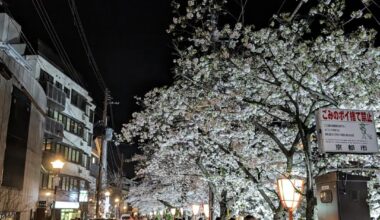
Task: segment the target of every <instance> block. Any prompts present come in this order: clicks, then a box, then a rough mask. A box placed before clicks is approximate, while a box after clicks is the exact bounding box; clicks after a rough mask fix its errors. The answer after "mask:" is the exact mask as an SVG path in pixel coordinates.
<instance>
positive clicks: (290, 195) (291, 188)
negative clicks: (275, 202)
mask: <svg viewBox="0 0 380 220" xmlns="http://www.w3.org/2000/svg"><path fill="white" fill-rule="evenodd" d="M303 185H304V181H303V180H302V179H288V178H281V179H278V180H277V186H278V191H279V196H280V200H281V204H282V206H283V207H284V208H285V209H287V210H288V212H289V220H293V211H295V210H296V209H297V207H298V205H299V204H300V200H301V192H302V191H303Z"/></svg>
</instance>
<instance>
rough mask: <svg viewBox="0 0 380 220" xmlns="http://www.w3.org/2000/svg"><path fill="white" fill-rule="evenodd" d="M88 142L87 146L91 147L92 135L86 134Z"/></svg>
mask: <svg viewBox="0 0 380 220" xmlns="http://www.w3.org/2000/svg"><path fill="white" fill-rule="evenodd" d="M87 138H88V140H87V145H88V146H90V147H91V146H92V133H88V137H87Z"/></svg>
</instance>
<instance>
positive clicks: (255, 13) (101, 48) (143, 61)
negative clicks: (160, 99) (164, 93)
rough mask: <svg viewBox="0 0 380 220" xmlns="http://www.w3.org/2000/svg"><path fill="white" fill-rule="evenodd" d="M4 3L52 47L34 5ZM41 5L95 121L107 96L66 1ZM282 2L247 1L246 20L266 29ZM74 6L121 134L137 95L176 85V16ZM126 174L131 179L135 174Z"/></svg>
mask: <svg viewBox="0 0 380 220" xmlns="http://www.w3.org/2000/svg"><path fill="white" fill-rule="evenodd" d="M4 1H5V2H6V3H7V5H8V7H9V9H10V10H11V12H12V15H13V16H14V17H15V19H16V20H17V22H18V23H19V24H21V26H22V29H23V31H24V33H25V34H26V35H27V37H28V38H29V39H30V40H31V41H32V42H34V43H35V42H36V40H37V39H41V40H42V41H43V42H45V43H46V44H48V45H50V46H52V43H51V41H50V38H49V36H48V34H47V32H46V31H45V29H44V27H43V25H42V23H41V20H40V18H39V17H38V14H37V13H36V10H35V8H34V6H33V4H32V0H4ZM354 1H356V0H352V2H354ZM42 2H43V4H44V6H45V8H46V10H47V12H48V14H49V16H50V18H51V21H52V23H53V25H54V27H55V29H56V31H57V32H58V34H59V36H60V39H61V41H62V43H63V45H64V47H65V49H66V51H67V53H68V55H69V57H70V59H71V62H72V63H73V65H74V67H75V68H76V69H77V70H78V71H79V72H80V74H81V75H82V78H83V79H84V80H83V81H84V82H85V85H84V87H85V88H87V89H88V90H89V92H90V94H91V95H92V97H93V98H94V100H95V103H96V104H97V106H98V111H97V117H98V118H100V117H101V111H102V107H101V103H102V99H103V94H102V91H101V89H100V87H99V85H98V84H97V82H96V80H95V78H94V75H93V72H92V71H91V69H90V66H89V65H88V60H87V58H86V54H85V52H84V49H83V47H82V44H81V41H80V38H79V35H78V32H77V30H76V28H75V26H74V22H73V17H72V15H71V12H70V8H69V5H68V1H67V0H42ZM231 2H232V3H231V4H230V6H229V7H230V8H231V10H232V11H233V10H234V9H236V5H234V3H233V2H234V1H233V0H232V1H231ZM282 2H283V1H281V0H265V1H254V0H248V5H247V11H246V21H247V22H248V23H253V24H255V25H256V27H257V28H260V27H264V26H267V25H268V23H269V20H270V18H271V16H272V15H273V14H275V13H277V12H278V10H279V9H280V6H281V4H282ZM348 2H351V1H348ZM357 2H359V0H357ZM297 4H298V1H295V0H288V1H286V0H285V4H284V6H283V7H282V8H281V11H292V10H294V8H295V7H296V5H297ZM76 5H77V8H78V12H79V16H80V17H81V20H82V23H83V27H84V30H85V32H86V34H87V38H88V41H89V44H90V46H91V49H92V52H93V54H94V57H95V60H96V62H97V64H98V66H99V69H100V72H101V73H102V75H103V78H104V80H105V82H106V84H107V86H108V87H109V88H110V91H111V94H112V96H113V97H114V99H115V101H120V105H118V106H114V107H113V115H114V124H113V125H112V126H113V127H114V128H115V130H116V131H118V130H119V129H120V127H121V124H122V123H124V122H126V121H128V119H129V118H130V117H131V114H132V113H133V112H134V111H137V110H139V108H138V106H137V105H136V104H135V101H134V98H133V97H134V96H142V95H144V94H145V93H146V92H148V91H149V90H151V89H152V88H154V87H157V86H163V85H169V84H170V83H171V82H172V73H171V68H172V58H173V56H172V49H171V43H170V38H169V36H168V35H167V34H166V29H167V27H168V26H169V23H170V21H171V17H172V15H171V9H170V0H80V1H79V0H77V1H76ZM374 26H376V25H374ZM377 28H378V26H377ZM52 48H53V47H52ZM135 148H136V147H122V150H123V151H124V152H125V153H127V154H128V155H131V154H132V153H133V152H135V150H136V149H135ZM126 170H127V173H128V176H131V175H132V173H133V171H132V169H131V168H127V169H126Z"/></svg>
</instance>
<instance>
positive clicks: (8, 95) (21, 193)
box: [0, 75, 44, 220]
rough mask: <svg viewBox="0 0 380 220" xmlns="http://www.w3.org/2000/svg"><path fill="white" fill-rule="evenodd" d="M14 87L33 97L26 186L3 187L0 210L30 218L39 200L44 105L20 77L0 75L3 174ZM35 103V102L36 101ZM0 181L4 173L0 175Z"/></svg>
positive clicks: (0, 126)
mask: <svg viewBox="0 0 380 220" xmlns="http://www.w3.org/2000/svg"><path fill="white" fill-rule="evenodd" d="M13 86H15V87H17V88H19V89H21V90H23V92H24V93H25V95H27V96H28V97H30V98H31V99H32V105H31V109H30V121H29V129H28V140H27V149H26V160H25V168H24V169H25V171H24V179H23V187H22V189H21V190H19V189H15V188H10V187H4V186H0V212H19V213H20V218H21V219H22V220H24V219H25V220H26V219H30V214H31V213H33V211H34V210H35V206H36V203H37V201H38V188H39V187H38V186H39V179H40V166H41V157H42V152H41V148H40V147H39V146H41V144H42V139H43V134H44V131H43V125H44V116H43V113H44V112H41V111H40V109H43V108H44V106H38V107H36V104H35V103H36V102H35V100H33V97H31V91H27V90H25V87H23V86H21V84H20V83H19V80H18V79H16V78H15V76H14V75H13V76H12V78H11V79H9V80H6V79H5V78H4V77H3V76H0V103H1V108H0V170H1V173H3V172H2V171H3V169H4V167H3V164H4V152H5V150H6V148H7V146H6V139H7V127H8V122H9V121H8V119H9V113H10V106H11V101H12V88H13ZM33 103H34V104H33ZM0 178H1V179H0V182H2V178H3V176H2V175H0Z"/></svg>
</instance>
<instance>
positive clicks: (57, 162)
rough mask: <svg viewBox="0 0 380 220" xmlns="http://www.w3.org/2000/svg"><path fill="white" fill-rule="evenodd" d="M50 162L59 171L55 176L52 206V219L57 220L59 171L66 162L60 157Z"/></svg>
mask: <svg viewBox="0 0 380 220" xmlns="http://www.w3.org/2000/svg"><path fill="white" fill-rule="evenodd" d="M50 163H51V166H52V167H53V169H54V170H56V171H57V172H56V175H55V178H54V200H53V207H52V210H53V213H52V215H51V218H52V220H55V201H56V196H57V188H58V185H59V173H60V172H61V169H62V168H63V166H64V165H65V163H64V162H62V161H61V160H60V159H56V160H54V161H52V162H50Z"/></svg>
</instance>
